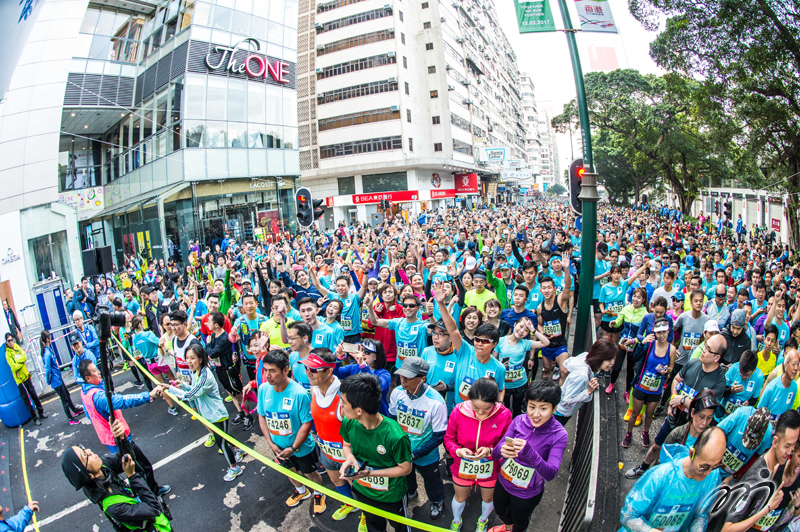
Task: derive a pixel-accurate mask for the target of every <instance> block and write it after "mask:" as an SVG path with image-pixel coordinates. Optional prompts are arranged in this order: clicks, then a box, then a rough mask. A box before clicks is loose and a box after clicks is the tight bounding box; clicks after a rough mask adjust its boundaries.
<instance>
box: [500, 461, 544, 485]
mask: <svg viewBox="0 0 800 532" xmlns="http://www.w3.org/2000/svg"><path fill="white" fill-rule="evenodd" d="M534 473H535V471H534V469H533V468H532V467H525V466H522V465H519V464H518V463H517V462H516V460H514V459H513V458H509V459H508V460H506V461H505V462H503V466H502V467H501V468H500V474H501V475H503V478H504V479H506V480H507V481H509V482H511V483H512V484H514V485H515V486H517V487H519V488H522V489H527V487H528V486H529V485H530V483H531V480H533V474H534Z"/></svg>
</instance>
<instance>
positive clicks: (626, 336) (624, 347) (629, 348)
mask: <svg viewBox="0 0 800 532" xmlns="http://www.w3.org/2000/svg"><path fill="white" fill-rule="evenodd" d="M631 339H633V337H632V336H631V335H630V334H627V333H622V336H620V337H619V348H620V349H622V350H624V351H633V348H634V347H636V342H631V343H630V344H628V343H624V342H623V340H631Z"/></svg>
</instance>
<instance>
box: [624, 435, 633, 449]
mask: <svg viewBox="0 0 800 532" xmlns="http://www.w3.org/2000/svg"><path fill="white" fill-rule="evenodd" d="M632 439H633V434H631V433H630V432H629V433H627V434H626V435H625V439H623V440H622V447H624V448H625V449H627V448H628V447H630V446H631V440H632Z"/></svg>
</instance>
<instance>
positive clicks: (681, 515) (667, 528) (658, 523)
mask: <svg viewBox="0 0 800 532" xmlns="http://www.w3.org/2000/svg"><path fill="white" fill-rule="evenodd" d="M691 510H692V505H691V504H676V505H675V506H659V507H658V508H656V511H655V512H654V513H653V515H652V517H651V518H650V526H652V527H653V528H658V529H661V530H662V531H663V532H677V531H678V530H681V528H682V527H683V522H684V521H686V519H687V518H688V517H689V514H690V512H691Z"/></svg>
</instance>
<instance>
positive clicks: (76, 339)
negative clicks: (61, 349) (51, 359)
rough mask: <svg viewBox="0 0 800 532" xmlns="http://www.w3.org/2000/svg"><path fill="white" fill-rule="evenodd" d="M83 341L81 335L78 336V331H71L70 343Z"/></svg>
mask: <svg viewBox="0 0 800 532" xmlns="http://www.w3.org/2000/svg"><path fill="white" fill-rule="evenodd" d="M79 343H81V337H80V336H78V333H75V332H73V333H70V334H69V345H75V344H79Z"/></svg>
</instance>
